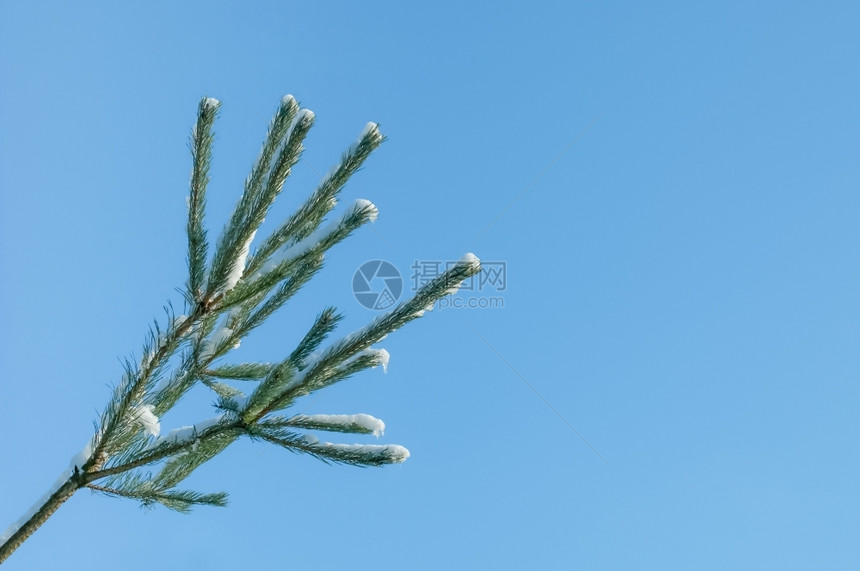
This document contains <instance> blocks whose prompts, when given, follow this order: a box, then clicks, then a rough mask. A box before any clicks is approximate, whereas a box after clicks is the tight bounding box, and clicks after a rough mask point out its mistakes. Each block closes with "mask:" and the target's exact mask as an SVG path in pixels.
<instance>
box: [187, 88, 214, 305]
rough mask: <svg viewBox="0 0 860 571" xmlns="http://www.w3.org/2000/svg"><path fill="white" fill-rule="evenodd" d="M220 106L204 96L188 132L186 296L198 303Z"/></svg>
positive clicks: (201, 282)
mask: <svg viewBox="0 0 860 571" xmlns="http://www.w3.org/2000/svg"><path fill="white" fill-rule="evenodd" d="M220 106H221V104H220V103H219V102H218V101H217V100H216V99H212V98H211V97H204V98H203V99H201V100H200V105H198V107H197V124H196V125H195V126H194V130H193V131H192V132H191V142H190V144H189V146H190V147H191V158H192V168H191V194H190V195H189V196H188V276H189V277H188V295H189V296H190V298H191V299H195V300H199V299H200V297H201V296H202V294H203V280H204V279H205V275H206V252H207V250H208V247H209V246H208V244H207V242H206V230H205V228H204V227H203V218H204V214H205V210H206V185H207V184H208V183H209V164H210V161H211V159H212V140H213V136H212V126H213V125H214V123H215V118H216V116H217V114H218V108H219V107H220Z"/></svg>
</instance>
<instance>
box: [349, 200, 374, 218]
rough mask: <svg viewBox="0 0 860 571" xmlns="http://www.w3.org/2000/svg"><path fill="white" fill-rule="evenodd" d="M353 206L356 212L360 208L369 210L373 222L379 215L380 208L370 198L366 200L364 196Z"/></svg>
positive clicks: (369, 216)
mask: <svg viewBox="0 0 860 571" xmlns="http://www.w3.org/2000/svg"><path fill="white" fill-rule="evenodd" d="M353 208H354V209H355V211H356V212H358V211H359V210H364V209H367V210H369V211H370V212H369V215H368V218H370V221H371V222H376V219H377V218H378V217H379V209H378V208H377V207H376V205H375V204H373V203H372V202H371V201H369V200H365V199H364V198H359V199H357V200H356V201H355V204H354V205H353Z"/></svg>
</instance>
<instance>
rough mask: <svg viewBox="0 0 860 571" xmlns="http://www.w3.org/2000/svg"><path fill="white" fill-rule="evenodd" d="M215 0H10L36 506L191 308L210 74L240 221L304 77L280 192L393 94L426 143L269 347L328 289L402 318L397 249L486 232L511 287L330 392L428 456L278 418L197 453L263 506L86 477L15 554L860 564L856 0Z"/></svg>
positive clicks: (4, 67)
mask: <svg viewBox="0 0 860 571" xmlns="http://www.w3.org/2000/svg"><path fill="white" fill-rule="evenodd" d="M178 4H180V3H161V2H148V3H143V4H140V3H135V4H133V5H132V4H128V5H122V6H120V5H115V4H109V3H104V4H95V3H86V2H83V3H75V4H74V6H71V5H68V4H65V3H42V4H40V5H36V4H27V3H23V2H4V3H2V5H0V53H2V54H3V55H2V56H0V77H2V83H3V88H2V90H0V132H2V136H0V253H2V257H3V260H5V262H4V268H5V269H4V270H3V271H2V272H0V311H2V316H3V319H2V327H0V430H2V432H3V434H4V438H3V440H2V445H0V450H2V455H3V469H2V470H0V487H2V489H3V490H4V492H3V494H2V496H3V499H2V501H0V519H2V520H6V521H7V522H11V521H13V520H15V519H16V518H17V517H18V516H19V515H20V514H21V513H22V512H23V511H25V510H26V509H27V507H28V506H29V505H30V504H31V503H32V502H33V501H34V500H35V499H36V498H38V497H39V496H40V495H41V494H42V493H43V492H44V491H45V489H46V488H48V487H49V486H50V485H51V483H52V482H53V481H54V479H55V477H56V474H57V473H58V472H59V471H60V470H62V469H63V468H64V467H65V465H66V463H67V459H68V458H69V457H70V456H71V455H72V454H74V453H75V452H76V451H77V450H79V449H80V448H81V446H82V444H83V443H84V442H86V440H87V438H88V437H89V436H90V434H91V430H92V425H91V422H92V420H93V419H94V418H96V416H97V414H98V412H99V411H100V410H101V408H102V407H103V406H104V404H105V403H106V402H107V399H108V396H109V389H108V388H107V387H108V385H109V384H110V383H113V382H116V381H117V380H118V379H119V377H120V375H121V372H122V369H121V366H120V359H121V358H123V357H126V356H129V355H132V354H137V355H139V353H140V345H141V343H142V341H143V339H144V333H145V331H146V327H147V325H148V324H149V323H150V322H151V320H152V319H153V318H156V317H161V315H162V314H161V306H162V304H163V303H164V302H165V301H167V300H173V302H174V303H175V304H177V305H180V304H181V298H180V296H179V294H178V293H176V291H175V289H174V288H176V287H179V286H181V285H182V284H183V283H184V281H185V279H186V276H185V251H186V250H185V247H186V246H185V235H184V223H185V222H184V216H185V206H184V200H185V196H186V194H187V192H188V189H187V182H188V173H189V169H190V159H189V155H188V152H187V148H186V143H187V138H188V134H189V131H190V129H191V126H192V124H193V120H194V114H195V110H196V106H197V102H198V100H199V98H200V97H201V96H204V95H208V96H213V97H217V98H219V99H220V100H221V101H222V103H223V105H222V108H221V117H220V119H219V122H218V123H217V125H216V133H217V134H216V143H215V150H214V164H213V168H212V172H211V175H212V182H211V184H210V195H209V197H210V198H209V204H210V210H209V218H208V220H209V222H210V225H211V226H210V231H211V232H212V233H217V231H218V230H219V229H220V227H221V224H222V223H223V221H224V220H225V219H226V217H227V216H228V215H229V212H230V210H231V208H232V205H233V203H234V201H235V200H236V199H237V198H238V195H239V192H240V189H241V183H242V180H243V179H244V177H245V175H246V174H247V170H248V168H249V167H250V165H251V163H252V161H253V160H254V158H255V154H256V152H257V150H258V148H259V144H260V141H261V140H262V137H263V134H264V132H265V127H266V121H267V120H268V118H269V117H270V115H271V113H272V112H273V111H274V110H275V108H276V106H277V102H278V100H279V98H280V97H281V96H282V95H283V94H285V93H292V94H294V95H295V96H296V97H297V98H298V99H299V100H300V101H301V102H302V103H303V105H305V106H307V107H309V108H310V109H313V110H314V111H315V113H316V116H317V121H316V126H315V127H314V129H313V130H312V131H311V134H310V136H309V138H308V140H307V142H306V147H307V151H306V153H305V155H304V161H303V162H302V163H301V164H300V165H298V166H297V168H296V169H295V172H294V175H293V177H291V179H290V180H289V182H288V184H287V186H286V187H285V192H284V195H283V197H282V200H281V202H280V204H279V205H278V207H277V209H276V210H275V212H274V213H273V218H274V219H281V218H282V217H284V216H286V215H287V214H288V213H289V212H290V209H291V208H292V207H294V206H295V205H297V204H298V203H299V201H300V200H301V198H302V197H303V196H304V195H305V194H306V193H307V192H309V191H310V190H311V189H312V188H313V185H314V182H315V181H316V180H317V175H316V172H325V170H327V169H328V167H329V166H330V165H331V164H333V163H334V162H335V161H336V160H337V158H338V157H339V155H340V153H341V152H342V151H343V150H344V149H345V148H346V146H347V145H348V144H349V143H350V142H352V141H353V139H354V138H355V137H356V135H357V134H358V133H359V132H360V131H361V129H362V127H363V126H364V124H365V123H366V122H367V121H377V122H379V123H380V125H381V129H382V131H383V132H384V133H385V134H386V135H387V136H388V138H389V140H388V141H387V142H386V143H385V144H384V145H383V146H382V148H381V149H380V150H379V151H378V152H377V153H376V154H375V155H374V156H373V157H371V159H370V160H369V161H368V163H367V165H366V167H365V168H364V170H362V171H361V172H360V173H359V174H357V175H356V176H355V177H354V178H353V180H352V181H351V183H350V184H349V185H348V187H347V189H346V190H345V197H346V198H347V199H352V198H367V199H371V200H373V201H374V203H376V205H377V206H378V207H379V210H380V217H379V220H378V221H377V222H376V223H375V224H374V226H373V228H372V229H369V228H364V229H363V230H362V231H361V232H359V234H358V235H357V236H355V237H354V238H352V239H351V240H349V241H348V242H346V243H344V244H342V245H341V246H340V247H338V248H337V249H336V250H335V251H333V252H332V254H331V256H330V258H329V262H328V265H327V267H326V269H325V270H324V272H323V273H322V274H321V275H320V276H318V278H317V279H316V280H315V281H313V282H312V283H311V285H309V286H308V287H306V289H305V291H303V292H302V294H301V295H300V296H299V297H297V298H296V299H295V300H294V302H293V303H291V305H289V306H288V307H287V308H286V310H285V311H284V312H283V313H282V314H281V315H279V316H277V317H276V318H273V319H272V321H271V322H270V323H268V324H267V326H266V327H265V328H263V329H261V330H260V331H259V332H258V333H256V334H255V335H252V336H251V337H249V338H248V339H247V340H245V341H244V342H243V344H242V347H241V349H239V350H238V351H237V356H236V359H239V358H241V359H263V360H275V359H278V358H280V357H282V356H283V355H285V354H287V353H288V352H289V351H291V349H292V347H293V345H294V343H295V341H296V340H297V338H299V337H300V336H301V335H302V334H303V333H304V330H305V327H306V323H307V322H308V320H309V319H310V316H312V315H314V314H315V313H316V312H318V311H319V310H320V309H321V308H322V307H324V306H326V305H328V304H335V305H337V306H338V307H339V308H340V309H342V310H343V311H345V312H346V313H347V315H348V317H347V319H346V321H345V322H344V324H343V328H342V332H347V331H350V330H352V329H354V328H357V327H359V326H360V325H362V324H363V323H365V322H367V321H369V320H370V319H372V318H373V316H374V315H375V313H374V312H372V311H370V310H367V309H365V308H363V307H361V306H360V305H359V304H358V303H357V302H356V301H355V299H354V298H353V296H352V292H351V289H350V285H351V280H352V276H353V273H354V272H355V269H356V268H357V267H358V266H359V265H361V264H362V263H364V262H365V261H367V260H372V259H384V260H388V261H390V262H391V263H392V264H394V265H395V266H397V267H398V268H399V269H400V270H401V272H402V273H403V274H404V277H406V278H407V281H408V276H409V272H410V269H409V268H410V265H411V264H412V263H413V261H414V260H431V261H432V260H437V261H448V260H456V259H457V258H459V257H460V256H461V255H462V254H463V253H464V252H466V251H474V252H475V253H476V254H477V255H478V256H480V257H481V258H483V259H485V260H491V261H498V262H504V263H505V264H506V268H507V280H508V283H507V288H506V291H504V292H503V294H502V295H503V299H504V307H503V308H496V309H449V310H443V311H437V312H435V313H432V314H428V315H426V316H425V318H423V319H422V320H419V321H418V322H417V323H413V324H410V325H409V326H407V327H406V328H405V329H403V330H401V331H399V332H397V333H396V334H393V335H391V336H390V337H389V338H388V339H386V340H385V341H384V342H383V343H382V346H383V347H385V348H386V349H387V350H388V351H389V352H390V353H391V364H390V367H389V371H388V373H387V374H383V373H382V372H381V371H379V370H375V371H371V372H367V373H364V374H362V375H360V376H359V377H357V378H354V379H351V380H349V381H347V382H345V383H343V384H341V385H338V386H335V387H332V388H330V389H328V390H326V391H325V392H324V393H322V394H321V395H320V396H319V397H318V398H316V399H314V398H313V397H312V398H310V399H307V400H306V401H304V402H302V403H301V404H300V406H301V407H302V408H303V410H305V411H306V412H309V413H310V412H313V413H333V414H334V413H355V412H364V413H369V414H373V415H375V416H377V417H380V418H382V419H383V420H384V421H385V422H386V424H387V430H386V434H385V436H384V437H383V438H382V439H380V442H383V443H399V444H403V445H405V446H407V447H408V448H409V449H410V451H411V453H412V457H411V458H410V459H409V460H408V461H407V462H406V463H405V464H403V465H398V466H391V467H386V468H383V469H356V468H350V467H343V466H336V467H331V466H326V465H324V464H322V463H320V462H318V461H316V460H314V459H312V458H309V457H303V456H295V455H291V454H289V453H287V452H285V451H282V450H276V449H273V448H267V447H265V446H263V445H260V444H251V443H246V442H242V443H240V444H238V445H235V446H234V447H233V448H231V449H229V450H228V451H227V452H226V453H224V454H223V455H222V456H219V457H218V458H217V459H216V460H214V461H213V462H211V463H210V464H209V465H207V466H205V467H204V468H202V469H201V470H199V471H198V473H196V474H195V475H194V476H192V478H190V479H189V480H188V484H189V486H193V487H194V488H195V489H199V490H201V491H217V490H227V491H229V492H230V494H231V500H232V501H231V505H230V506H229V507H228V508H226V509H215V508H212V509H198V510H196V511H195V512H194V513H193V514H192V515H190V516H181V515H178V514H175V513H173V512H169V511H168V510H165V509H155V510H153V511H149V512H142V511H141V510H139V509H138V508H137V506H136V505H135V504H133V503H132V502H128V501H119V500H114V499H109V498H104V497H100V496H95V495H91V494H89V493H79V494H78V495H76V496H75V497H74V498H72V500H71V501H69V502H68V503H67V504H65V505H64V506H63V507H62V508H61V509H60V510H59V511H58V512H57V514H56V515H55V516H54V517H53V518H52V519H51V520H50V521H49V522H48V523H47V524H46V525H45V526H44V527H43V528H42V529H40V530H39V531H38V532H37V533H36V534H35V535H34V536H33V537H32V538H31V539H30V540H29V541H28V542H27V543H26V544H25V545H24V546H23V547H22V548H21V549H20V550H19V551H18V552H16V554H15V555H14V556H13V557H12V558H11V559H10V560H9V561H8V563H7V567H8V568H9V569H52V568H59V566H60V565H62V568H64V569H85V568H87V569H90V568H93V565H94V568H97V569H101V568H104V569H108V568H115V567H121V568H123V569H128V570H135V569H147V570H148V569H151V568H152V566H153V565H154V564H155V565H158V566H160V567H162V568H168V569H171V568H182V567H184V566H189V565H193V566H194V567H202V566H204V565H205V566H207V567H208V568H212V569H232V568H235V567H236V566H237V565H239V564H246V565H255V566H261V567H262V566H266V567H268V566H278V567H282V566H284V567H287V566H289V567H295V568H300V567H304V568H308V567H310V568H317V569H336V568H342V567H344V566H345V565H348V564H356V565H357V566H358V567H359V568H367V567H370V566H374V567H376V568H379V569H403V568H413V569H439V568H497V569H523V568H546V569H571V568H577V569H690V568H695V569H726V568H732V569H761V568H778V569H810V568H830V569H846V568H855V567H857V566H858V565H860V547H858V543H857V541H856V538H857V535H858V532H860V520H858V515H857V514H858V513H860V494H858V490H857V476H858V470H860V456H858V452H857V444H856V436H857V434H858V428H860V422H858V415H857V410H858V404H860V389H858V384H857V380H858V373H860V361H858V358H857V355H858V353H857V350H856V348H857V346H858V343H860V303H858V301H857V300H858V297H860V296H858V292H860V265H859V264H858V259H860V228H858V224H857V221H858V219H860V195H858V193H857V189H858V181H860V137H858V134H857V133H858V125H860V107H858V104H857V102H858V101H860V80H858V76H857V73H856V69H857V65H858V57H860V44H858V42H857V41H856V23H857V21H858V17H860V10H858V8H857V6H856V5H855V4H854V3H849V2H844V3H839V2H825V3H819V4H816V5H815V6H814V7H813V6H811V5H810V4H809V3H801V2H760V3H754V4H751V3H748V2H707V3H682V2H649V3H632V2H628V3H609V2H608V3H595V2H589V3H586V2H569V3H568V2H566V3H542V4H537V3H529V4H522V5H514V4H509V3H494V4H489V3H485V4H478V3H475V4H473V5H471V6H465V7H464V6H461V5H459V4H457V3H445V2H435V3H429V4H428V3H425V4H423V5H421V6H411V5H404V4H400V3H374V2H362V3H318V4H310V3H307V4H299V3H292V2H250V3H246V4H243V5H239V4H238V3H237V4H235V5H227V4H226V3H217V2H216V3H212V2H209V3H198V2H188V3H181V5H178ZM500 214H501V216H499V215H500ZM488 225H490V226H489V228H487V226H488ZM485 229H486V230H485ZM459 295H460V296H462V297H468V295H467V294H466V293H461V294H459ZM514 370H515V371H516V372H515V371H514ZM530 386H531V387H533V388H534V389H535V390H536V391H537V392H538V393H539V394H540V396H538V395H537V394H536V393H535V392H534V391H533V390H532V388H530ZM198 396H199V399H198V402H196V403H192V404H191V405H189V407H188V414H189V415H192V414H193V415H197V414H198V413H199V415H200V417H203V416H208V415H209V414H210V412H209V407H208V405H209V402H210V400H211V399H210V397H209V396H207V395H206V394H205V393H199V395H198ZM195 407H197V408H195ZM198 409H199V410H198ZM554 411H557V413H558V414H556V412H554ZM559 415H560V416H561V417H563V419H562V418H560V417H559ZM195 420H198V417H194V418H185V417H182V418H179V417H177V418H175V419H164V422H165V423H166V424H170V425H173V423H175V425H181V424H187V423H188V422H193V421H195ZM571 427H573V428H575V430H576V431H578V432H579V433H580V434H582V436H584V437H585V438H586V439H587V440H588V442H589V443H590V444H591V445H592V446H593V447H594V449H596V450H597V451H598V452H599V454H600V456H602V458H603V459H601V457H599V456H598V455H597V454H595V453H594V452H593V451H592V450H591V449H590V448H589V447H588V446H587V445H586V444H585V443H584V442H583V441H582V440H581V439H580V437H579V436H578V435H577V434H576V433H575V432H574V430H572V429H571ZM358 439H361V441H365V440H366V441H368V442H370V441H373V439H372V438H370V437H369V438H368V439H362V438H361V437H358ZM355 440H356V437H353V436H349V435H347V436H346V437H345V441H350V442H352V441H355ZM5 525H6V523H5V522H4V523H0V527H4V526H5ZM94 558H95V559H94Z"/></svg>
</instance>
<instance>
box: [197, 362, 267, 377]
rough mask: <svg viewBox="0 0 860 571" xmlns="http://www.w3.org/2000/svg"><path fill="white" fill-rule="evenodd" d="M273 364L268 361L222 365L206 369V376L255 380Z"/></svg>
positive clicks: (265, 373) (264, 373) (263, 375)
mask: <svg viewBox="0 0 860 571" xmlns="http://www.w3.org/2000/svg"><path fill="white" fill-rule="evenodd" d="M272 367H274V365H272V364H270V363H241V364H238V365H222V366H220V367H217V368H215V369H207V370H206V371H204V374H205V375H206V376H207V377H217V378H219V379H234V380H239V381H255V380H258V379H261V378H263V377H265V376H266V375H268V374H269V373H270V372H271V370H272Z"/></svg>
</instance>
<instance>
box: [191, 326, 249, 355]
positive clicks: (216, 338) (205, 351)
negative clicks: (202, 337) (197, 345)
mask: <svg viewBox="0 0 860 571" xmlns="http://www.w3.org/2000/svg"><path fill="white" fill-rule="evenodd" d="M231 335H233V330H232V329H230V328H229V327H219V328H218V329H216V330H215V332H214V333H213V334H212V336H211V337H209V339H207V340H206V341H204V342H203V348H202V349H201V351H200V359H203V360H205V359H208V358H209V357H211V356H212V353H214V352H215V349H217V348H218V346H219V345H220V344H221V343H223V342H224V340H225V339H227V338H228V337H230V336H231ZM240 343H241V340H238V339H237V340H236V343H235V344H234V345H233V349H236V348H238V347H239V344H240Z"/></svg>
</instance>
